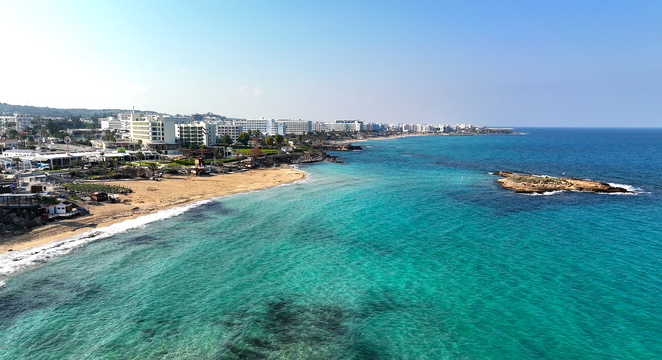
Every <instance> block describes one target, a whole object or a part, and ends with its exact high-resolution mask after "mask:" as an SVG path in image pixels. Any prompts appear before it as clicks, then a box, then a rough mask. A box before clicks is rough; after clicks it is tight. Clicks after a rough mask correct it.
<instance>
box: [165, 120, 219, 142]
mask: <svg viewBox="0 0 662 360" xmlns="http://www.w3.org/2000/svg"><path fill="white" fill-rule="evenodd" d="M175 137H176V138H177V142H178V143H179V144H180V145H181V146H183V147H188V146H190V145H198V146H200V145H205V146H211V145H216V125H214V124H208V123H204V122H195V123H190V124H176V125H175Z"/></svg>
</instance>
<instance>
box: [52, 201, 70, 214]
mask: <svg viewBox="0 0 662 360" xmlns="http://www.w3.org/2000/svg"><path fill="white" fill-rule="evenodd" d="M72 211H73V206H72V205H71V203H70V202H67V201H61V202H60V203H59V204H54V205H50V206H49V207H48V214H49V215H56V214H67V213H70V212H72Z"/></svg>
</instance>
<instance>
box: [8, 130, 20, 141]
mask: <svg viewBox="0 0 662 360" xmlns="http://www.w3.org/2000/svg"><path fill="white" fill-rule="evenodd" d="M17 135H18V131H16V130H14V129H11V130H9V131H7V137H9V138H10V139H16V136H17Z"/></svg>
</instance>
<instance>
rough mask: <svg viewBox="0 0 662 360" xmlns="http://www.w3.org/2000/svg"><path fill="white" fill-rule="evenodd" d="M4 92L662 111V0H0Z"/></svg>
mask: <svg viewBox="0 0 662 360" xmlns="http://www.w3.org/2000/svg"><path fill="white" fill-rule="evenodd" d="M0 15H1V18H2V21H0V34H1V35H0V38H1V39H2V41H1V42H0V43H2V55H1V56H0V79H1V82H2V85H0V102H7V103H11V104H19V105H26V104H29V105H35V106H50V107H64V108H72V107H85V108H95V109H96V108H131V107H132V106H134V105H135V106H136V108H138V109H141V110H155V111H159V112H168V113H172V114H176V113H180V114H189V113H194V112H208V111H211V112H214V113H217V114H223V115H226V116H230V117H261V116H264V117H268V118H302V119H307V120H317V121H330V120H333V119H341V118H359V119H362V120H364V121H366V122H408V123H428V124H444V123H452V124H455V123H471V124H474V125H487V126H516V127H517V126H520V127H521V126H587V127H593V126H608V127H613V126H617V127H620V126H637V127H643V126H647V127H652V126H655V127H659V126H662V1H636V0H633V1H605V0H600V1H551V0H550V1H531V0H528V1H419V2H409V1H398V2H396V1H363V2H356V1H333V2H314V1H246V0H242V1H188V2H184V1H181V2H173V1H135V0H134V1H118V0H113V1H30V0H22V1H10V0H2V1H1V2H0Z"/></svg>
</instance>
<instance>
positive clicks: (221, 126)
mask: <svg viewBox="0 0 662 360" xmlns="http://www.w3.org/2000/svg"><path fill="white" fill-rule="evenodd" d="M215 125H216V137H219V138H220V137H221V136H223V135H226V134H227V135H228V136H230V138H231V139H232V141H237V140H239V134H241V133H242V132H243V131H244V129H243V128H242V127H241V126H239V125H235V124H233V123H232V122H231V121H219V122H217V123H216V124H215Z"/></svg>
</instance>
